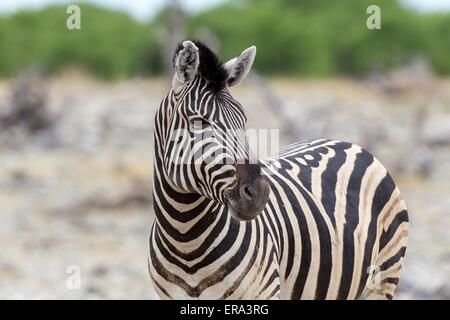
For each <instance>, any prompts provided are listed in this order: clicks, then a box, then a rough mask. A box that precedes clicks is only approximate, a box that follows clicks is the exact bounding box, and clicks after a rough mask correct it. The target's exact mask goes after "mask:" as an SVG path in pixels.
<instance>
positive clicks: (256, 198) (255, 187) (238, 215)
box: [225, 164, 270, 221]
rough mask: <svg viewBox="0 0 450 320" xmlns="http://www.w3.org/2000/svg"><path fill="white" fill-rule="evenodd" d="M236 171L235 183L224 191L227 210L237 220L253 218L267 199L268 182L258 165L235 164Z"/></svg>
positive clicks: (268, 194)
mask: <svg viewBox="0 0 450 320" xmlns="http://www.w3.org/2000/svg"><path fill="white" fill-rule="evenodd" d="M236 173H237V183H236V184H234V186H233V187H231V188H229V189H227V190H226V191H225V198H226V204H227V207H228V210H229V212H230V214H231V216H232V217H233V218H235V219H237V220H240V221H246V220H252V219H255V218H256V217H257V216H258V215H259V214H260V213H261V212H262V211H263V210H264V208H265V207H266V205H267V202H268V201H269V196H270V185H269V182H268V181H267V178H266V177H265V176H263V175H261V174H260V168H259V166H258V165H249V164H244V165H237V166H236Z"/></svg>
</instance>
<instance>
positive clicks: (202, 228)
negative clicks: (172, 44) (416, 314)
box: [148, 40, 408, 299]
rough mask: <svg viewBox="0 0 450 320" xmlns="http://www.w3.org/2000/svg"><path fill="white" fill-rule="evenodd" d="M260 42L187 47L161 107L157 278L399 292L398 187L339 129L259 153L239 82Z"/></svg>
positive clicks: (166, 288) (270, 291) (279, 289)
mask: <svg viewBox="0 0 450 320" xmlns="http://www.w3.org/2000/svg"><path fill="white" fill-rule="evenodd" d="M255 54H256V47H254V46H252V47H250V48H248V49H246V50H244V51H243V52H242V53H241V54H240V55H239V56H237V57H235V58H233V59H231V60H229V61H228V62H226V63H222V62H221V61H220V59H219V57H218V56H217V55H216V54H215V53H214V52H213V51H212V50H211V49H210V48H208V47H207V46H206V45H205V44H203V43H202V42H199V41H195V40H194V41H190V40H186V41H184V42H182V43H180V44H179V45H178V46H177V48H176V50H175V53H174V56H173V64H174V69H175V73H174V76H173V80H172V88H171V89H170V92H169V93H168V94H167V96H166V97H165V98H164V99H163V100H162V102H161V104H160V106H159V108H158V110H157V113H156V115H155V127H154V149H155V150H154V167H153V206H154V212H155V220H154V222H153V225H152V227H151V230H150V239H149V259H148V269H149V274H150V278H151V282H152V284H153V287H154V288H155V290H156V292H157V293H158V295H159V296H160V298H162V299H392V298H393V295H394V291H395V289H396V287H397V284H398V281H399V276H400V271H401V268H402V263H403V259H404V256H405V251H406V245H407V237H408V213H407V210H406V206H405V203H404V201H403V199H402V196H401V194H400V191H399V189H398V187H397V186H396V184H395V182H394V181H393V179H392V177H391V176H390V175H389V173H388V172H387V170H386V168H385V167H384V166H383V165H382V164H381V163H380V162H379V161H378V160H377V159H376V158H375V157H374V156H373V155H371V154H370V153H369V152H367V151H366V150H364V149H363V148H361V147H359V146H357V145H355V144H351V143H346V142H341V141H336V140H328V139H316V140H309V141H303V142H299V143H295V144H293V145H291V146H289V147H287V148H285V149H284V150H282V151H280V152H279V153H278V154H277V155H275V156H273V157H272V158H270V159H263V160H257V159H255V157H254V156H253V155H252V153H251V152H250V150H249V147H248V142H247V141H246V138H245V134H243V132H245V131H244V130H245V125H246V120H247V119H246V115H245V112H244V109H243V107H242V106H241V105H240V104H239V102H237V101H236V100H235V99H234V98H233V97H232V96H231V94H230V91H229V88H230V87H232V86H235V85H238V84H239V83H241V82H242V81H243V80H244V79H245V78H246V76H247V75H248V73H249V71H250V68H251V66H252V64H253V61H254V58H255ZM230 132H234V133H233V134H231V133H230ZM236 133H241V134H236ZM230 140H232V141H233V145H234V147H233V148H230V147H229V146H228V144H227V143H226V142H227V141H230Z"/></svg>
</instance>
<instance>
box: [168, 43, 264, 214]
mask: <svg viewBox="0 0 450 320" xmlns="http://www.w3.org/2000/svg"><path fill="white" fill-rule="evenodd" d="M255 54H256V48H255V47H250V48H248V49H246V50H245V51H243V52H242V54H241V55H239V56H238V57H236V58H234V59H231V60H230V61H228V62H227V63H225V64H222V63H221V62H220V60H219V58H218V57H217V56H216V54H215V53H213V52H212V51H211V50H210V49H209V48H208V47H207V46H205V45H204V44H202V43H201V42H197V41H194V42H192V41H184V42H183V43H181V44H179V45H178V47H177V49H176V50H175V54H174V58H173V62H174V68H175V74H174V77H173V80H172V90H171V92H170V93H169V97H170V99H169V100H170V102H169V103H167V104H166V106H165V107H166V108H167V109H168V110H167V111H166V116H165V117H166V125H165V130H164V134H163V135H164V140H165V143H164V150H163V151H162V154H163V163H164V167H165V171H166V178H168V179H169V180H170V182H171V183H172V184H174V185H175V187H176V188H178V189H180V191H181V192H187V193H197V194H200V195H202V196H204V197H206V198H208V199H210V200H213V201H215V202H219V203H221V204H222V205H224V206H227V207H228V209H229V211H230V212H231V214H232V216H233V217H235V218H237V219H239V220H250V219H253V218H255V217H256V216H257V215H258V214H259V213H260V212H261V211H262V210H263V209H264V207H265V205H266V204H267V201H268V198H269V193H270V187H269V183H268V182H267V178H266V177H265V176H263V175H261V172H260V171H261V170H260V165H259V164H258V162H257V161H256V160H254V157H253V156H252V155H251V152H250V150H249V146H248V143H247V139H246V136H245V123H246V116H245V113H244V110H243V108H242V106H241V105H240V104H239V102H237V101H236V100H235V99H233V97H232V96H231V94H230V92H229V89H228V88H229V87H231V86H234V85H236V84H238V83H240V82H241V81H242V80H243V79H244V78H245V77H246V76H247V74H248V72H249V71H250V68H251V65H252V63H253V60H254V57H255ZM163 104H164V102H163ZM163 104H162V107H164V106H163Z"/></svg>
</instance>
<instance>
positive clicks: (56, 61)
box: [0, 5, 159, 78]
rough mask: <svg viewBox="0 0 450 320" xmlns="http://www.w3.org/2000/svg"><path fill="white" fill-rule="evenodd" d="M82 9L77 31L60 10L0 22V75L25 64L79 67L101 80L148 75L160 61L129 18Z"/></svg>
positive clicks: (145, 31)
mask: <svg viewBox="0 0 450 320" xmlns="http://www.w3.org/2000/svg"><path fill="white" fill-rule="evenodd" d="M80 7H81V22H82V24H81V30H69V29H67V28H66V18H67V17H68V15H67V14H66V12H65V10H66V7H65V6H55V7H49V8H46V9H44V10H40V11H23V12H19V13H17V14H15V15H13V16H9V17H4V18H0V46H1V47H0V75H2V76H10V75H13V74H14V73H16V72H17V71H19V70H20V69H21V68H23V67H25V66H28V65H39V66H43V67H45V68H47V69H48V71H50V72H52V73H55V72H58V71H60V70H61V69H62V68H64V67H66V66H71V65H75V66H79V67H81V68H84V69H86V70H88V71H90V72H92V73H94V74H95V75H97V76H100V77H104V78H112V77H120V76H127V75H130V74H136V73H142V72H150V71H152V70H150V67H152V66H155V65H156V66H158V65H159V63H154V62H152V61H148V60H147V59H155V57H156V59H159V57H158V52H157V48H156V45H155V40H154V36H153V33H152V32H151V29H150V27H149V26H147V25H142V24H140V23H138V22H136V21H135V20H133V19H132V18H130V17H129V16H128V15H126V14H123V13H120V12H116V11H111V10H106V9H100V8H97V7H94V6H89V5H80Z"/></svg>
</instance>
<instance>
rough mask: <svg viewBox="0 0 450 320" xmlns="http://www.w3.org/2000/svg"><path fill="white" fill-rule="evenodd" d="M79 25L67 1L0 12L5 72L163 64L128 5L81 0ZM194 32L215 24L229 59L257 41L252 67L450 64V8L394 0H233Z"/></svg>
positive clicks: (336, 70) (133, 70) (204, 17)
mask: <svg viewBox="0 0 450 320" xmlns="http://www.w3.org/2000/svg"><path fill="white" fill-rule="evenodd" d="M370 4H377V5H379V6H380V7H381V26H382V29H381V30H368V29H367V27H366V20H367V17H368V16H369V14H367V13H366V9H367V7H368V6H369V5H370ZM80 7H81V10H82V30H81V31H71V30H68V29H66V28H65V23H66V22H65V21H66V18H67V15H66V14H65V7H64V6H52V7H48V8H45V9H42V10H40V11H22V12H19V13H16V14H14V15H11V16H6V17H0V76H2V77H8V76H12V75H14V74H15V73H17V72H18V71H20V69H22V68H24V67H26V66H28V65H30V64H35V65H42V66H44V67H45V68H46V69H48V70H49V71H50V72H51V73H57V72H58V71H60V70H61V69H63V68H65V67H68V66H77V67H81V68H83V69H86V70H87V71H89V72H91V73H93V74H94V75H96V76H100V77H103V78H116V77H126V76H131V75H136V74H159V73H161V71H162V69H163V68H162V59H161V56H160V50H159V49H158V46H157V41H156V38H155V30H156V29H157V28H158V27H160V25H161V24H164V23H166V19H165V17H167V15H166V14H165V13H164V12H161V13H160V14H159V15H157V16H156V17H155V19H154V20H153V21H151V22H148V23H142V22H138V21H136V20H134V19H132V18H131V17H129V16H128V15H126V14H124V13H121V12H118V11H113V10H108V9H103V8H99V7H95V6H92V5H86V4H83V5H80ZM186 24H187V33H188V37H192V36H195V35H196V34H197V31H198V30H200V29H204V28H205V27H206V28H208V29H209V30H210V31H211V32H212V33H213V34H215V35H216V36H217V38H218V39H219V40H220V42H221V46H220V51H221V55H222V57H223V58H224V59H227V58H230V57H233V56H235V55H236V54H238V53H239V52H241V51H242V50H243V49H244V48H246V47H248V46H249V45H252V44H254V45H256V46H257V47H258V51H259V54H258V58H257V59H256V61H255V68H256V69H258V70H259V71H260V72H263V73H266V74H274V75H296V76H297V75H301V76H314V77H317V76H332V75H360V74H365V73H367V72H369V71H370V70H372V69H373V68H382V69H390V68H393V67H395V66H398V65H400V64H403V63H406V62H407V61H408V60H409V59H412V58H415V57H417V56H420V57H423V58H425V59H426V60H428V61H429V63H430V65H431V66H432V68H433V70H434V71H435V72H436V73H438V74H441V75H448V74H450V59H449V58H448V57H449V55H448V53H449V52H450V38H449V34H450V14H423V13H418V12H415V11H412V10H409V9H406V8H405V7H403V6H401V5H399V4H398V2H395V1H393V0H339V1H336V0H301V1H295V0H243V1H226V2H225V3H223V4H220V5H218V6H216V7H213V8H210V9H208V10H206V11H203V12H200V13H197V14H193V15H190V16H188V17H187V21H186Z"/></svg>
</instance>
